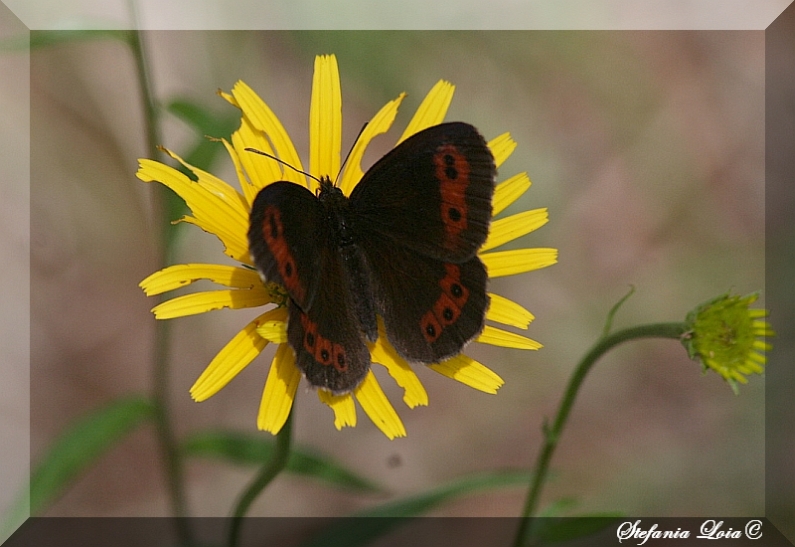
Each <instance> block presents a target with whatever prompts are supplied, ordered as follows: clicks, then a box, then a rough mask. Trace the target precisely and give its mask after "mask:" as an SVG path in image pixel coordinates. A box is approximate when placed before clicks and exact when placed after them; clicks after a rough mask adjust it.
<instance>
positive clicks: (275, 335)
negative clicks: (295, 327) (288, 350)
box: [257, 308, 287, 344]
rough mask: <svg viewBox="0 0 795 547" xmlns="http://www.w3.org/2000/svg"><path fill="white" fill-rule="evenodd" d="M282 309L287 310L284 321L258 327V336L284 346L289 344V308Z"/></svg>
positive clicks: (269, 322)
mask: <svg viewBox="0 0 795 547" xmlns="http://www.w3.org/2000/svg"><path fill="white" fill-rule="evenodd" d="M282 309H284V310H285V314H284V319H278V320H273V321H265V322H264V323H262V324H261V325H260V326H259V327H257V334H259V335H260V336H262V337H263V338H264V339H265V340H267V341H268V342H273V343H274V344H284V343H286V342H287V323H286V321H287V308H282Z"/></svg>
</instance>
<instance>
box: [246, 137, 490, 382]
mask: <svg viewBox="0 0 795 547" xmlns="http://www.w3.org/2000/svg"><path fill="white" fill-rule="evenodd" d="M494 176H495V167H494V160H493V157H492V155H491V152H490V151H489V149H488V147H487V146H486V143H485V141H484V140H483V138H482V137H481V136H480V134H479V133H478V132H477V131H476V130H475V129H474V128H473V127H472V126H469V125H467V124H463V123H449V124H442V125H438V126H434V127H431V128H429V129H426V130H424V131H421V132H419V133H417V134H416V135H414V136H412V137H410V138H408V139H406V140H405V141H404V142H403V143H401V144H400V145H398V146H397V147H396V148H395V149H393V150H392V151H391V152H390V153H388V154H387V155H386V156H384V157H383V158H382V159H381V160H379V161H378V162H377V163H376V164H375V165H374V166H373V167H372V168H371V169H370V170H369V171H368V172H367V173H366V174H365V175H364V176H363V177H362V180H361V181H360V182H359V184H358V185H357V186H356V188H355V189H354V190H353V192H352V193H351V196H350V197H346V196H344V195H343V193H342V191H341V190H340V189H339V188H337V187H335V186H334V185H333V184H332V183H331V181H330V180H329V179H328V178H327V177H323V178H322V179H321V182H320V189H319V192H318V194H317V195H314V194H312V192H310V191H309V190H307V189H306V188H304V187H302V186H299V185H297V184H294V183H290V182H284V181H282V182H276V183H273V184H270V185H268V186H266V187H265V188H263V189H262V190H261V191H260V193H259V194H258V195H257V197H256V199H255V201H254V203H253V205H252V211H251V227H250V230H249V244H250V249H251V255H252V258H253V260H254V263H255V265H256V266H257V269H258V270H259V272H260V274H261V276H262V277H263V279H265V280H267V281H274V282H277V283H279V284H281V285H283V286H284V287H285V289H286V290H287V293H288V294H289V297H290V298H289V302H288V308H289V315H288V323H287V336H288V342H289V343H290V345H291V346H292V348H293V350H294V351H295V356H296V364H297V366H298V367H299V368H300V369H301V370H302V371H303V373H304V375H305V376H306V378H307V379H308V380H309V382H310V383H311V384H312V385H314V386H317V387H319V388H321V389H326V390H329V391H331V392H333V393H346V392H349V391H351V390H353V389H354V388H355V387H356V386H357V385H358V384H359V383H360V382H361V381H362V380H363V379H364V377H365V375H366V374H367V371H368V370H369V368H370V352H369V350H368V348H367V345H366V343H367V342H368V341H369V342H374V341H376V340H377V339H378V336H379V331H378V320H377V318H378V317H379V316H380V317H381V318H382V319H383V322H384V328H385V333H386V336H387V338H388V340H389V342H390V343H391V344H392V346H393V347H394V348H395V349H396V350H397V352H398V353H399V354H400V355H401V356H402V357H403V358H404V359H406V360H408V361H412V362H420V363H434V362H439V361H441V360H443V359H446V358H448V357H451V356H453V355H456V354H458V353H459V352H460V351H461V349H462V348H463V346H464V345H465V344H466V343H467V342H469V341H470V340H471V339H472V338H474V337H475V336H476V335H477V334H478V333H480V331H481V330H482V328H483V324H484V318H485V311H486V308H487V306H488V297H487V295H486V282H487V276H486V270H485V267H484V266H483V264H482V262H481V261H480V259H479V258H478V257H477V250H478V249H479V248H480V246H481V245H482V244H483V242H484V241H485V239H486V236H487V234H488V225H489V222H490V219H491V197H492V194H493V191H494Z"/></svg>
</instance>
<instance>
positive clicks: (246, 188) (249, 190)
mask: <svg viewBox="0 0 795 547" xmlns="http://www.w3.org/2000/svg"><path fill="white" fill-rule="evenodd" d="M221 142H222V143H224V148H226V152H227V153H228V154H229V157H230V158H232V164H233V165H234V166H235V173H237V181H238V183H239V184H240V188H242V190H243V197H244V198H245V199H246V204H247V206H248V210H251V204H252V203H254V198H255V197H257V191H256V189H255V188H254V186H252V184H251V183H250V182H249V180H248V177H247V176H246V172H245V170H244V169H243V164H242V163H240V158H239V157H238V155H237V151H236V150H235V147H234V145H232V144H229V142H228V141H227V140H226V139H221ZM244 153H250V152H245V151H244Z"/></svg>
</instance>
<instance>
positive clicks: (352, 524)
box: [304, 470, 533, 547]
mask: <svg viewBox="0 0 795 547" xmlns="http://www.w3.org/2000/svg"><path fill="white" fill-rule="evenodd" d="M532 476H533V474H532V473H531V472H529V471H513V470H504V471H487V472H485V473H478V474H476V475H470V476H468V477H464V478H463V479H458V480H456V481H454V482H452V483H450V484H447V485H444V486H441V487H439V488H436V489H434V490H430V491H428V492H424V493H422V494H418V495H416V496H410V497H408V498H404V499H402V500H397V501H394V502H390V503H385V504H383V505H379V506H378V507H374V508H372V509H366V510H364V511H360V512H358V513H355V514H353V515H351V517H353V518H350V519H343V520H341V521H339V522H338V523H337V524H333V525H331V526H329V527H328V528H327V529H326V530H324V531H323V532H322V533H321V534H319V535H317V536H315V537H314V538H312V539H311V540H310V541H309V542H307V543H305V544H304V547H320V546H323V547H331V546H336V545H339V546H346V547H356V546H358V545H368V544H369V543H371V542H372V541H373V540H375V539H376V538H378V537H381V536H383V535H385V534H387V533H388V532H389V531H390V530H392V529H393V528H397V527H399V526H402V525H404V524H408V523H409V522H411V520H412V519H411V518H407V517H417V516H419V515H422V514H423V513H426V512H428V511H429V510H431V509H433V508H434V507H437V506H438V505H441V504H443V503H445V502H447V501H450V500H452V499H455V498H458V497H462V496H466V495H469V494H474V493H476V492H480V491H483V490H492V489H498V488H505V487H509V486H524V487H526V486H527V485H528V484H529V483H530V480H531V479H532ZM361 517H381V518H361Z"/></svg>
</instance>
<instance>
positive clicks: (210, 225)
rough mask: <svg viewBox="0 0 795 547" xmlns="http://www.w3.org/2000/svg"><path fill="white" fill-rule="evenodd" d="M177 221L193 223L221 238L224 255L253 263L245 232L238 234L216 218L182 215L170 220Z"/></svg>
mask: <svg viewBox="0 0 795 547" xmlns="http://www.w3.org/2000/svg"><path fill="white" fill-rule="evenodd" d="M178 222H187V223H188V224H193V225H194V226H198V227H199V228H201V229H202V230H204V231H205V232H207V233H209V234H213V235H214V236H216V237H217V238H218V239H220V240H221V243H223V244H224V254H225V255H226V256H228V257H230V258H232V259H234V260H236V261H238V262H242V263H243V264H248V265H252V264H253V262H252V261H251V255H250V253H249V251H248V240H247V238H246V237H245V236H246V234H245V233H243V234H240V233H237V232H234V231H233V230H230V229H229V226H227V225H225V224H223V222H222V221H221V222H219V219H218V218H212V219H210V220H206V219H199V218H194V217H192V216H184V217H182V218H180V219H179V220H177V221H176V222H172V224H177V223H178Z"/></svg>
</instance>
